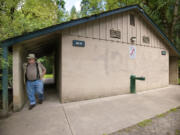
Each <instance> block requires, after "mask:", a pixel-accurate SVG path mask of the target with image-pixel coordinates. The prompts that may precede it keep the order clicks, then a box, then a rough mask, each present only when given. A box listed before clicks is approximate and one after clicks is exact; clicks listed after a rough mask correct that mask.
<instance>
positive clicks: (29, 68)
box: [23, 54, 46, 110]
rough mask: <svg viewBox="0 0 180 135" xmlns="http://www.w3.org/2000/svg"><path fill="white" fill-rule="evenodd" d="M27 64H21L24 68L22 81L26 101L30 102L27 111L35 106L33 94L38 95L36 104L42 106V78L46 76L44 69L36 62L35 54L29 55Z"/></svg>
mask: <svg viewBox="0 0 180 135" xmlns="http://www.w3.org/2000/svg"><path fill="white" fill-rule="evenodd" d="M27 61H28V62H27V63H24V64H23V68H24V81H25V84H26V90H27V95H28V99H29V102H30V105H29V110H31V109H32V108H33V107H35V106H36V97H35V94H36V93H37V94H38V103H39V104H42V103H43V99H44V92H43V90H44V88H43V87H44V86H43V85H44V84H43V81H42V78H43V76H44V75H45V74H46V68H45V67H44V66H43V65H42V64H41V63H40V62H38V61H36V57H35V54H29V55H28V57H27Z"/></svg>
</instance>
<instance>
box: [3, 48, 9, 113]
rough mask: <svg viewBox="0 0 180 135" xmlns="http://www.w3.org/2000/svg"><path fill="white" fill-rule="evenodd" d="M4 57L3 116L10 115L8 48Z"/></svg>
mask: <svg viewBox="0 0 180 135" xmlns="http://www.w3.org/2000/svg"><path fill="white" fill-rule="evenodd" d="M2 56H3V59H4V64H3V70H2V92H3V94H2V95H3V115H7V113H8V47H3V52H2Z"/></svg>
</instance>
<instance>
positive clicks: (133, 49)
mask: <svg viewBox="0 0 180 135" xmlns="http://www.w3.org/2000/svg"><path fill="white" fill-rule="evenodd" d="M129 57H130V58H131V59H134V58H136V47H135V46H130V47H129Z"/></svg>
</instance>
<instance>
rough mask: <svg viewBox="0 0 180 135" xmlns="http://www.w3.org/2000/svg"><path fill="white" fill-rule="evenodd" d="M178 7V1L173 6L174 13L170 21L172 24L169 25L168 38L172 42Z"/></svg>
mask: <svg viewBox="0 0 180 135" xmlns="http://www.w3.org/2000/svg"><path fill="white" fill-rule="evenodd" d="M178 6H179V0H176V1H175V5H174V12H173V19H172V23H171V27H170V30H169V31H170V33H169V38H170V39H171V40H172V41H174V40H175V39H173V34H174V30H175V25H176V23H177V20H178V8H179V7H178Z"/></svg>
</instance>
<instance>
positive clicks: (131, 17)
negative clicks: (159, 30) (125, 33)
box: [130, 14, 135, 26]
mask: <svg viewBox="0 0 180 135" xmlns="http://www.w3.org/2000/svg"><path fill="white" fill-rule="evenodd" d="M130 25H132V26H135V18H134V15H132V14H130Z"/></svg>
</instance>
